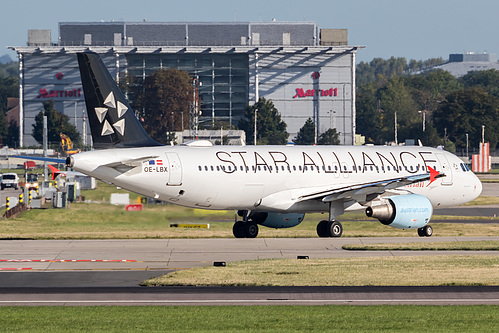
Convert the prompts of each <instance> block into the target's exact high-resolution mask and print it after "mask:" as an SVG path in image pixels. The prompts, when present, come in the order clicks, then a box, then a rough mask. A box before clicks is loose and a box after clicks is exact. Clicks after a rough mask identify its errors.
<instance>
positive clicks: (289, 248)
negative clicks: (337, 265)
mask: <svg viewBox="0 0 499 333" xmlns="http://www.w3.org/2000/svg"><path fill="white" fill-rule="evenodd" d="M470 240H499V236H498V237H431V238H421V237H372V238H371V237H367V238H339V239H332V238H329V239H327V238H326V239H323V238H298V239H296V238H295V239H286V238H281V239H274V238H260V239H259V238H257V239H172V240H59V241H57V240H56V241H54V240H44V241H36V240H0V254H1V258H0V305H4V306H5V305H152V304H154V305H221V304H229V305H235V304H237V305H256V304H282V305H290V304H303V305H305V304H307V305H312V304H313V305H317V304H359V305H360V304H435V305H436V304H499V287H439V288H435V287H139V283H140V282H141V281H143V280H145V279H148V278H151V277H156V276H160V275H164V274H167V273H169V272H171V271H173V270H177V269H186V268H190V267H197V266H208V265H212V264H213V262H214V261H226V262H229V261H236V260H254V259H263V258H296V257H297V256H299V255H306V256H309V258H334V257H364V256H413V255H428V256H432V255H439V254H446V255H449V254H463V253H466V254H468V255H474V254H492V255H497V256H499V251H471V252H470V251H466V252H465V251H443V252H438V251H376V252H374V253H373V252H370V251H345V250H343V249H342V248H341V246H342V245H343V244H370V243H380V242H401V241H411V242H433V241H470ZM498 258H499V257H498ZM221 269H223V268H221Z"/></svg>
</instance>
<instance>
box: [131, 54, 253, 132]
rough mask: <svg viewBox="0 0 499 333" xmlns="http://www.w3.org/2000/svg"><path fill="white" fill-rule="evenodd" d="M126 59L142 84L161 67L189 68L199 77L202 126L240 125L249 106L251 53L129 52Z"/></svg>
mask: <svg viewBox="0 0 499 333" xmlns="http://www.w3.org/2000/svg"><path fill="white" fill-rule="evenodd" d="M126 61H127V66H126V67H127V71H128V74H129V75H131V76H132V77H133V81H134V82H135V83H136V84H139V85H141V84H142V82H143V80H144V79H145V78H146V77H147V76H148V75H150V74H152V73H154V72H155V71H157V70H159V69H161V68H165V69H166V68H176V69H179V70H185V71H187V72H188V73H189V75H190V76H191V77H193V78H196V77H197V78H198V79H199V82H200V86H199V102H200V110H201V113H202V114H201V117H200V125H201V126H202V127H210V126H211V125H212V124H213V123H214V122H215V121H226V122H228V123H229V124H230V125H237V123H238V121H239V119H240V118H241V117H243V115H244V110H245V109H246V107H247V106H248V86H249V65H248V55H247V54H216V53H196V54H185V53H182V54H126Z"/></svg>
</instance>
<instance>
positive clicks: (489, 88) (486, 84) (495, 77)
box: [461, 69, 499, 97]
mask: <svg viewBox="0 0 499 333" xmlns="http://www.w3.org/2000/svg"><path fill="white" fill-rule="evenodd" d="M461 81H462V82H463V83H464V85H465V87H480V88H483V89H484V90H485V91H486V92H488V93H489V94H491V95H494V96H496V97H499V71H498V70H495V69H489V70H486V71H472V72H469V73H468V74H466V75H464V76H463V77H462V78H461Z"/></svg>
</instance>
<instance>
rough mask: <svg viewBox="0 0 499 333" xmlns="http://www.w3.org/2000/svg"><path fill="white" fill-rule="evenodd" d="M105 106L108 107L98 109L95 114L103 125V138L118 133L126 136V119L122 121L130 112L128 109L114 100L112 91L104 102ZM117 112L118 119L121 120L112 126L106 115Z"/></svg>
mask: <svg viewBox="0 0 499 333" xmlns="http://www.w3.org/2000/svg"><path fill="white" fill-rule="evenodd" d="M104 105H105V106H107V107H97V108H95V114H96V116H97V119H98V120H99V122H100V123H101V124H102V132H101V136H106V135H111V134H113V133H115V132H118V133H119V134H120V135H122V136H123V135H124V134H125V119H120V118H121V117H123V115H124V114H125V113H126V112H127V111H128V108H127V107H126V105H125V104H123V103H121V102H120V101H116V99H115V98H114V94H113V92H112V91H111V92H110V93H109V95H107V97H106V99H105V100H104ZM113 111H115V112H116V114H117V116H118V117H117V118H118V119H119V120H118V121H117V122H115V123H114V124H113V125H112V126H111V124H109V122H108V121H107V119H106V115H107V113H108V112H113Z"/></svg>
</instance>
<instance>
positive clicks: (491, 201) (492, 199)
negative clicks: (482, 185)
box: [463, 196, 499, 206]
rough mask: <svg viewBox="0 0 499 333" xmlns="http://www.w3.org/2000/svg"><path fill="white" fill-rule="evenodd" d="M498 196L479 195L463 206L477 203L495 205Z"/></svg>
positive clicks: (498, 202)
mask: <svg viewBox="0 0 499 333" xmlns="http://www.w3.org/2000/svg"><path fill="white" fill-rule="evenodd" d="M497 204H499V197H491V196H479V197H478V198H476V199H475V200H473V201H470V202H467V203H465V204H464V205H463V206H478V205H497Z"/></svg>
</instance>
